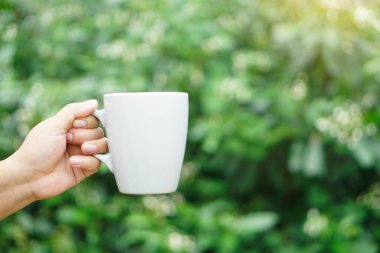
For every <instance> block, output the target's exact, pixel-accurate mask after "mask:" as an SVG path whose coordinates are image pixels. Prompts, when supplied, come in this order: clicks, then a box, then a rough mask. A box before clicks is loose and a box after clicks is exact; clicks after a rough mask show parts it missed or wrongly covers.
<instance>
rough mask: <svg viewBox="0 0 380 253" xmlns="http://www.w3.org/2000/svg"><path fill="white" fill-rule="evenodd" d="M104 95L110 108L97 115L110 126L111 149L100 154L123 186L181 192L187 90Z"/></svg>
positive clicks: (121, 188) (125, 188)
mask: <svg viewBox="0 0 380 253" xmlns="http://www.w3.org/2000/svg"><path fill="white" fill-rule="evenodd" d="M103 99H104V109H103V110H96V111H95V112H94V114H93V115H94V116H96V117H97V118H98V119H99V120H100V121H101V123H102V124H103V125H104V127H105V130H106V134H107V138H108V148H109V153H108V154H98V155H95V157H97V158H98V159H99V160H101V161H103V162H104V163H105V164H106V165H107V166H108V168H109V169H110V170H111V172H113V173H114V174H115V178H116V183H117V186H118V188H119V191H120V192H122V193H126V194H160V193H169V192H173V191H175V190H176V189H177V186H178V181H179V176H180V173H181V167H182V163H183V157H184V152H185V146H186V137H187V124H188V112H189V102H188V95H187V93H183V92H136V93H112V94H106V95H104V98H103Z"/></svg>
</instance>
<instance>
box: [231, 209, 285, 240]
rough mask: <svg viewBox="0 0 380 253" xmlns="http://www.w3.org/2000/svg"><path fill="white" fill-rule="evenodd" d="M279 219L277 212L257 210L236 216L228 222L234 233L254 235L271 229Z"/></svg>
mask: <svg viewBox="0 0 380 253" xmlns="http://www.w3.org/2000/svg"><path fill="white" fill-rule="evenodd" d="M278 219H279V217H278V215H277V214H276V213H271V212H256V213H250V214H247V215H244V216H240V217H237V218H234V219H232V220H230V221H229V222H228V223H227V226H228V228H229V229H231V230H232V231H233V232H234V233H238V234H241V235H252V234H256V233H262V232H265V231H267V230H269V229H271V228H272V227H273V226H274V225H276V223H277V221H278Z"/></svg>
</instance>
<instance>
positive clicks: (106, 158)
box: [92, 109, 113, 173]
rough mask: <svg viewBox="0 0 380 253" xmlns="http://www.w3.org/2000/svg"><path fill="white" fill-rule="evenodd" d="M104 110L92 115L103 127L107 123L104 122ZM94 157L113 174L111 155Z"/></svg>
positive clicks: (96, 155)
mask: <svg viewBox="0 0 380 253" xmlns="http://www.w3.org/2000/svg"><path fill="white" fill-rule="evenodd" d="M104 113H105V112H104V109H102V110H95V111H94V112H93V113H92V115H93V116H94V117H95V118H97V119H98V120H99V121H100V123H102V125H103V126H105V121H104ZM94 156H95V157H96V158H97V159H99V160H100V161H102V162H104V163H105V164H106V165H107V167H108V169H109V170H110V171H111V172H112V173H113V166H112V162H111V154H110V153H109V152H108V153H106V154H94Z"/></svg>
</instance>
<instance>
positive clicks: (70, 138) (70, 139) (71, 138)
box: [66, 133, 74, 142]
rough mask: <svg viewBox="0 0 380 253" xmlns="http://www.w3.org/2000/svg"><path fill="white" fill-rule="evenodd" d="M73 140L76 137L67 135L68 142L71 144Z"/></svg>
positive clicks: (70, 134)
mask: <svg viewBox="0 0 380 253" xmlns="http://www.w3.org/2000/svg"><path fill="white" fill-rule="evenodd" d="M73 138H74V136H73V134H72V133H67V134H66V140H67V141H68V142H71V141H72V140H73Z"/></svg>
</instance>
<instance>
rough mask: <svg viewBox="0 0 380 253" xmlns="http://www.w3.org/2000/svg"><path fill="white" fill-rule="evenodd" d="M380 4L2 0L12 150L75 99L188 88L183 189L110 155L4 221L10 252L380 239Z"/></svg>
mask: <svg viewBox="0 0 380 253" xmlns="http://www.w3.org/2000/svg"><path fill="white" fill-rule="evenodd" d="M379 20H380V8H379V6H378V4H376V1H370V0H363V1H350V0H342V1H338V0H331V1H327V0H311V1H302V0H286V1H274V0H256V1H248V0H239V1H227V0H224V1H214V0H210V1H199V0H192V1H180V0H166V1H165V0H160V1H138V0H129V1H127V0H125V1H124V0H102V1H88V0H77V1H73V0H70V1H69V0H56V1H52V0H35V1H26V0H14V1H4V0H3V1H2V2H1V3H0V21H1V22H0V118H1V123H0V159H4V158H6V157H7V156H8V155H10V154H11V153H12V152H13V151H14V150H15V149H17V147H18V146H19V145H20V143H21V142H22V139H23V137H25V135H26V134H27V133H28V131H29V130H30V129H31V128H32V127H33V125H35V124H36V123H37V122H39V121H41V120H43V119H45V118H46V117H48V116H50V115H52V114H53V113H55V112H56V111H57V110H58V109H59V108H61V107H62V106H63V105H65V104H66V103H69V102H73V101H78V100H84V99H89V98H97V99H98V100H99V101H101V95H102V94H104V93H109V92H128V91H163V90H165V91H166V90H179V91H185V92H188V93H189V95H190V122H189V135H188V145H187V150H186V157H185V163H184V167H183V170H182V176H181V182H180V187H179V190H178V191H177V192H176V193H173V194H169V195H162V196H141V197H136V196H124V195H121V194H120V193H118V191H117V188H116V185H115V182H114V179H113V176H112V175H111V174H110V173H108V172H107V170H106V169H105V168H102V169H101V170H100V172H99V173H98V174H97V175H94V176H92V177H91V178H89V179H88V180H86V181H85V182H83V183H81V184H80V185H79V186H77V187H75V188H73V189H71V190H69V191H68V192H66V193H64V194H62V195H60V196H58V197H55V198H52V199H48V200H44V201H40V202H38V203H33V204H32V205H30V206H29V207H27V208H26V209H25V210H23V211H20V212H18V213H16V214H14V215H12V216H10V217H8V218H6V219H5V220H3V221H1V223H0V226H1V229H0V251H1V252H17V253H19V252H58V253H59V252H70V253H72V252H226V253H227V252H241V253H244V252H276V253H287V252H289V253H292V252H305V253H308V252H310V253H314V252H333V253H351V252H352V253H356V252H366V253H371V252H373V253H374V252H378V251H379V250H380V248H379V247H378V243H379V241H380V226H379V222H378V220H379V217H380V198H379V196H380V185H379V184H378V177H379V172H380V138H379V132H378V128H379V124H380V109H379V108H380V107H379V106H378V104H379V94H380V43H379V41H380V35H379V31H380V21H379Z"/></svg>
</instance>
